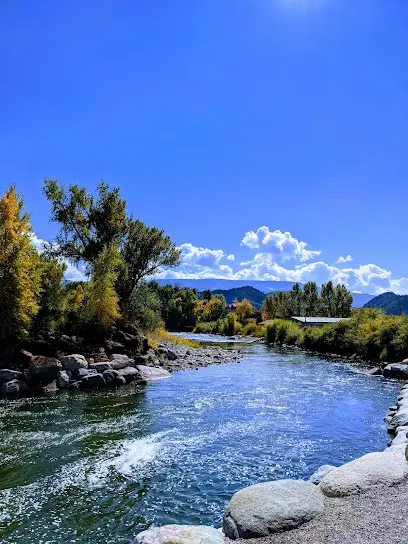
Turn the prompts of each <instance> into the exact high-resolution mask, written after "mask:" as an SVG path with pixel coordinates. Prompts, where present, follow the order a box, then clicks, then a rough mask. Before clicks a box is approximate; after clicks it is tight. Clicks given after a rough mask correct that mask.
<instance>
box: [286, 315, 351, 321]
mask: <svg viewBox="0 0 408 544" xmlns="http://www.w3.org/2000/svg"><path fill="white" fill-rule="evenodd" d="M291 319H294V320H295V321H299V323H338V322H339V321H349V320H350V319H351V318H350V317H299V316H296V315H293V316H292V317H291Z"/></svg>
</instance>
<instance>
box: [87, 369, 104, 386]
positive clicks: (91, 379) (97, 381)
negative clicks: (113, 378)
mask: <svg viewBox="0 0 408 544" xmlns="http://www.w3.org/2000/svg"><path fill="white" fill-rule="evenodd" d="M105 385H106V382H105V378H104V377H103V376H102V374H98V373H97V372H96V373H95V374H89V375H88V376H85V378H82V387H83V388H84V389H100V388H102V387H105Z"/></svg>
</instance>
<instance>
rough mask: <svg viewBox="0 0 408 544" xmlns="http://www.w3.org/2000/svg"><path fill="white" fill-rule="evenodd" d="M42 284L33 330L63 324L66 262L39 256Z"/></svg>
mask: <svg viewBox="0 0 408 544" xmlns="http://www.w3.org/2000/svg"><path fill="white" fill-rule="evenodd" d="M39 261H40V272H41V284H40V296H39V301H38V306H39V311H38V313H37V315H36V316H35V319H34V323H33V330H34V332H36V331H41V330H54V329H56V328H57V327H58V326H59V325H60V324H61V318H62V311H63V299H64V287H63V284H62V280H63V277H64V272H65V270H66V264H65V263H60V262H58V261H57V260H56V259H53V258H51V257H47V256H44V255H41V256H39Z"/></svg>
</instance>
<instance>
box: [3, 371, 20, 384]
mask: <svg viewBox="0 0 408 544" xmlns="http://www.w3.org/2000/svg"><path fill="white" fill-rule="evenodd" d="M22 379H23V373H22V372H18V371H17V370H9V369H8V368H0V383H6V382H10V381H12V380H20V381H21V380H22Z"/></svg>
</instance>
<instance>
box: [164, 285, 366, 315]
mask: <svg viewBox="0 0 408 544" xmlns="http://www.w3.org/2000/svg"><path fill="white" fill-rule="evenodd" d="M156 281H157V283H158V284H159V285H166V284H171V285H180V287H190V288H191V289H197V290H198V291H204V290H205V289H210V291H218V290H230V289H236V288H238V287H253V288H254V289H256V290H258V291H260V292H261V293H266V294H267V295H268V294H270V293H274V292H275V291H290V290H291V289H292V287H293V286H294V282H292V281H254V280H242V281H241V280H220V279H212V278H208V279H200V280H178V279H165V280H156ZM352 295H353V308H361V306H363V305H364V304H366V303H367V302H368V301H370V300H371V299H372V298H374V295H367V294H365V293H352Z"/></svg>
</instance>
